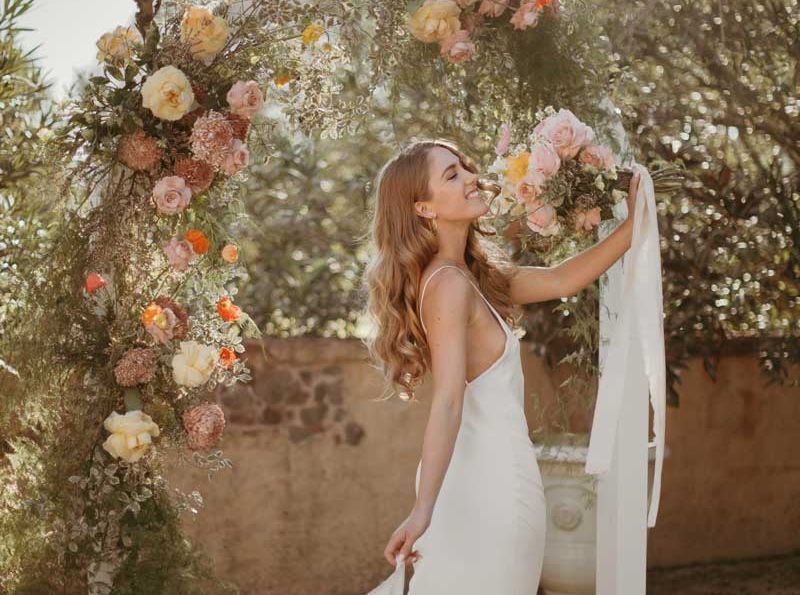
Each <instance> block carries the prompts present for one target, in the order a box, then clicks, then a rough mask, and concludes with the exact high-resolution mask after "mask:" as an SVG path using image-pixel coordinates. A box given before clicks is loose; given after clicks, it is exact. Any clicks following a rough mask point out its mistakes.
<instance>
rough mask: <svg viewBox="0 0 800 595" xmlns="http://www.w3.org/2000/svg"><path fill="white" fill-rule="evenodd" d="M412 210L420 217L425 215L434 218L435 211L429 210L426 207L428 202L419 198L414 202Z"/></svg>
mask: <svg viewBox="0 0 800 595" xmlns="http://www.w3.org/2000/svg"><path fill="white" fill-rule="evenodd" d="M414 210H415V211H416V212H417V215H419V216H420V217H425V218H427V219H434V218H435V217H436V213H434V212H433V211H431V209H430V208H429V207H428V204H427V203H425V202H423V201H421V200H418V201H417V202H415V203H414Z"/></svg>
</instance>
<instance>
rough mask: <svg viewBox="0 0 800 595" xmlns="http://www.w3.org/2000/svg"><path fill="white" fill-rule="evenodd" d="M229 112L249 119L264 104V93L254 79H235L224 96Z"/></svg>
mask: <svg viewBox="0 0 800 595" xmlns="http://www.w3.org/2000/svg"><path fill="white" fill-rule="evenodd" d="M225 99H227V100H228V105H229V106H231V113H232V114H236V115H237V116H242V117H243V118H247V119H250V118H252V117H253V116H255V115H256V114H257V113H258V110H260V109H261V108H262V107H263V105H264V94H263V93H262V92H261V89H259V87H258V83H257V82H255V81H247V82H245V81H236V83H234V84H233V86H232V87H231V88H230V90H229V91H228V94H227V95H226V96H225Z"/></svg>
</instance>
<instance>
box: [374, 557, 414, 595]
mask: <svg viewBox="0 0 800 595" xmlns="http://www.w3.org/2000/svg"><path fill="white" fill-rule="evenodd" d="M395 563H396V564H397V565H396V566H395V569H394V572H393V573H392V574H390V575H389V578H387V579H386V580H385V581H383V582H382V583H381V584H380V585H378V586H377V587H375V588H374V589H372V591H370V592H369V593H367V595H403V589H404V588H405V584H406V562H405V558H404V556H403V555H402V554H398V555H397V556H396V557H395Z"/></svg>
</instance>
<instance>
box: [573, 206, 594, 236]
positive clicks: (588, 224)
mask: <svg viewBox="0 0 800 595" xmlns="http://www.w3.org/2000/svg"><path fill="white" fill-rule="evenodd" d="M598 225H600V207H593V208H591V209H589V210H588V211H576V213H575V229H577V230H584V231H591V230H592V228H593V227H596V226H598Z"/></svg>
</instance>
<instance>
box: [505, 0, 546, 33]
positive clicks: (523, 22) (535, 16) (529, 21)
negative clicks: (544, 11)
mask: <svg viewBox="0 0 800 595" xmlns="http://www.w3.org/2000/svg"><path fill="white" fill-rule="evenodd" d="M510 22H511V24H512V25H514V29H528V28H529V27H535V26H536V23H538V22H539V8H538V7H537V6H536V2H523V3H522V4H520V5H519V8H518V9H517V10H516V12H515V13H514V14H513V16H512V17H511V21H510Z"/></svg>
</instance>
